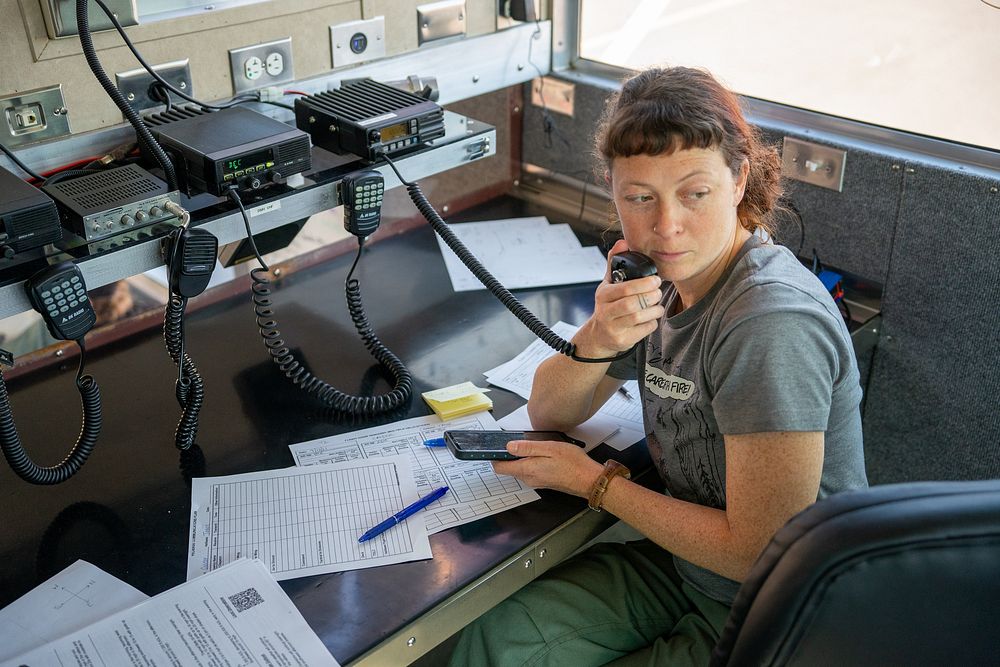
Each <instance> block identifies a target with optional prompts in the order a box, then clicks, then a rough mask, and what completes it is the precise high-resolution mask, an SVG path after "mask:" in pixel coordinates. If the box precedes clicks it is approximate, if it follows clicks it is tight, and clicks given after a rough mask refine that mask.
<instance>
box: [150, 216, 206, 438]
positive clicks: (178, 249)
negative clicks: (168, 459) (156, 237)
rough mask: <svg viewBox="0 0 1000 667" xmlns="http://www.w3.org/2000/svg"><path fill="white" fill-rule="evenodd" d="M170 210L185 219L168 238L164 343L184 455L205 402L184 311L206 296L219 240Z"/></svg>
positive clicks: (177, 430) (189, 217)
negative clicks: (187, 342) (173, 375)
mask: <svg viewBox="0 0 1000 667" xmlns="http://www.w3.org/2000/svg"><path fill="white" fill-rule="evenodd" d="M166 207H167V209H168V210H169V211H170V212H171V213H173V214H174V215H176V216H178V217H179V218H180V219H181V226H180V227H178V228H177V229H176V230H175V231H173V232H172V233H171V234H170V236H169V237H168V238H167V245H166V248H165V249H164V254H165V255H166V260H167V276H168V284H169V286H170V293H171V294H170V299H169V300H168V301H167V306H166V308H165V310H164V313H163V341H164V343H165V344H166V346H167V353H168V354H170V358H171V359H172V360H173V362H174V364H175V365H176V366H177V383H176V386H175V390H174V393H175V395H176V398H177V403H178V405H180V407H181V411H182V412H181V418H180V421H179V422H178V424H177V429H176V431H175V432H174V445H176V447H177V448H178V449H180V450H182V451H184V450H187V449H189V448H190V447H191V445H193V444H194V441H195V437H196V436H197V433H198V414H199V413H200V411H201V405H202V403H203V402H204V400H205V388H204V383H203V382H202V379H201V375H199V373H198V368H197V367H196V366H195V365H194V361H193V360H192V359H191V356H190V355H188V354H187V352H185V351H184V310H185V308H186V307H187V301H188V299H189V298H191V297H195V296H198V295H199V294H201V293H202V292H204V291H205V288H206V287H208V283H209V281H210V280H211V279H212V272H213V271H214V270H215V259H216V255H217V254H218V250H219V239H217V238H216V237H215V235H214V234H212V233H211V232H209V231H208V230H207V229H202V228H200V227H194V228H191V227H189V224H190V222H191V214H190V213H188V212H187V211H186V210H184V209H183V208H181V207H180V206H178V205H177V204H174V203H173V202H167V204H166Z"/></svg>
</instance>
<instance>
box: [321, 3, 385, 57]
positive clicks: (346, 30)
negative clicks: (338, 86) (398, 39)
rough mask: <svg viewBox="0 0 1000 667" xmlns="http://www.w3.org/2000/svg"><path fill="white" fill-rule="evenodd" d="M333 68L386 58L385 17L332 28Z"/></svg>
mask: <svg viewBox="0 0 1000 667" xmlns="http://www.w3.org/2000/svg"><path fill="white" fill-rule="evenodd" d="M330 53H331V54H332V56H333V68H334V69H336V68H338V67H343V66H345V65H353V64H355V63H361V62H365V61H368V60H376V59H378V58H384V57H385V17H384V16H376V17H375V18H372V19H367V20H364V21H348V22H347V23H340V24H338V25H332V26H330Z"/></svg>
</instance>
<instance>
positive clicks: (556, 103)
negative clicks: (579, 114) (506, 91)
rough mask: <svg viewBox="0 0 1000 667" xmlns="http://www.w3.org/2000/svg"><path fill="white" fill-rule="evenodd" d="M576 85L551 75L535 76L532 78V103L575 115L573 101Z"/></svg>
mask: <svg viewBox="0 0 1000 667" xmlns="http://www.w3.org/2000/svg"><path fill="white" fill-rule="evenodd" d="M575 98H576V86H575V85H573V84H572V83H570V82H569V81H562V80H560V79H553V78H552V77H550V76H543V77H535V78H534V79H532V80H531V103H532V104H533V105H535V106H536V107H544V108H546V109H548V110H549V111H554V112H556V113H561V114H563V115H564V116H569V117H570V118H572V117H573V102H574V100H575Z"/></svg>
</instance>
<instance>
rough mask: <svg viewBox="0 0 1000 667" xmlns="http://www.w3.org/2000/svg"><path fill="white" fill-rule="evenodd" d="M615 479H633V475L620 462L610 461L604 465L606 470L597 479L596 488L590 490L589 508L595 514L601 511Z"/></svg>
mask: <svg viewBox="0 0 1000 667" xmlns="http://www.w3.org/2000/svg"><path fill="white" fill-rule="evenodd" d="M615 477H624V478H625V479H631V477H632V473H631V472H630V471H629V469H628V468H626V467H625V466H624V465H622V464H621V463H619V462H618V461H615V460H614V459H608V460H607V461H606V462H605V463H604V470H602V471H601V476H600V477H598V478H597V481H596V482H594V488H593V489H591V490H590V498H589V499H588V500H587V506H588V507H590V509H592V510H594V511H595V512H600V511H601V506H602V505H603V504H604V492H605V491H607V490H608V484H610V483H611V480H612V479H614V478H615Z"/></svg>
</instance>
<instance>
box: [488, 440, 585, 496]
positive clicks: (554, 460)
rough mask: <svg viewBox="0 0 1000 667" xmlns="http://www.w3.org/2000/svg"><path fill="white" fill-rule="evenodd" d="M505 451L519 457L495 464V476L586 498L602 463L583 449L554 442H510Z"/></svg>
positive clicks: (536, 487)
mask: <svg viewBox="0 0 1000 667" xmlns="http://www.w3.org/2000/svg"><path fill="white" fill-rule="evenodd" d="M507 451H508V452H510V453H511V454H513V455H514V456H519V457H521V458H519V459H517V460H516V461H494V462H493V470H494V471H496V473H497V474H498V475H510V476H511V477H516V478H518V479H519V480H521V481H522V482H524V483H525V484H527V485H528V486H530V487H532V488H535V489H554V490H556V491H562V492H563V493H569V494H572V495H574V496H580V497H581V498H586V497H588V496H589V495H590V490H591V489H592V488H593V487H594V483H595V482H596V481H597V478H598V477H599V476H600V474H601V470H602V467H601V464H600V463H598V462H597V461H595V460H594V459H592V458H590V457H589V456H587V454H586V453H585V452H584V451H583V448H582V447H579V446H577V445H573V444H570V443H568V442H558V441H555V440H513V441H511V442H509V443H507Z"/></svg>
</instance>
